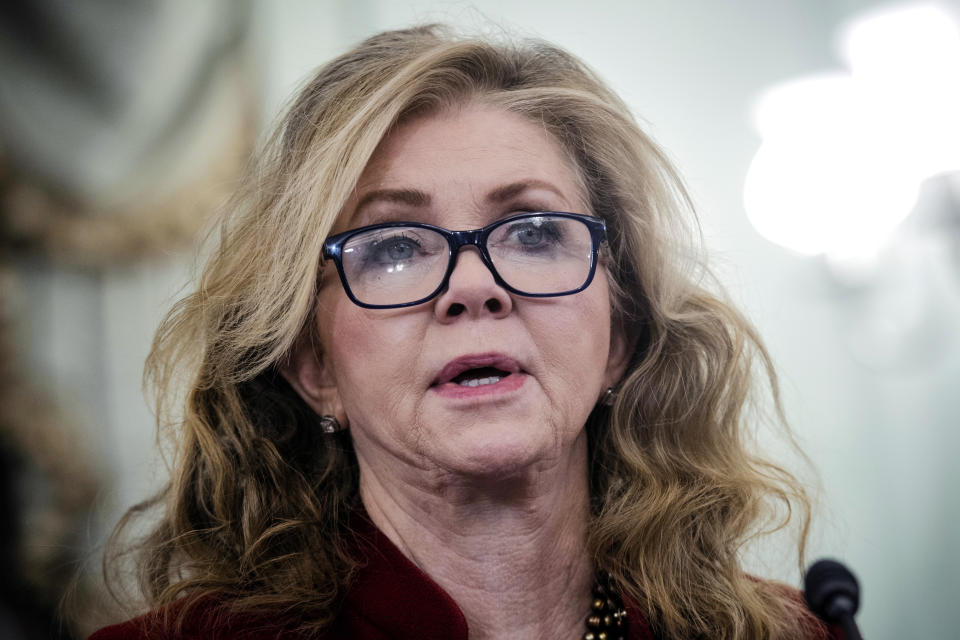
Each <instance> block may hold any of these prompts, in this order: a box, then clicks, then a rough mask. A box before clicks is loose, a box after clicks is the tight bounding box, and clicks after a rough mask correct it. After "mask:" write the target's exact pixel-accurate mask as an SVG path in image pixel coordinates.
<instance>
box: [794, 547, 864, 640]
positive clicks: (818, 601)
mask: <svg viewBox="0 0 960 640" xmlns="http://www.w3.org/2000/svg"><path fill="white" fill-rule="evenodd" d="M803 597H804V598H805V599H806V601H807V606H808V607H810V610H811V611H813V612H814V613H815V614H817V615H818V616H820V617H821V618H822V619H824V620H826V621H827V622H830V623H832V624H839V625H840V626H841V627H842V628H843V632H844V633H845V634H846V636H847V640H862V638H861V636H860V631H859V630H858V629H857V625H856V624H855V623H854V621H853V615H854V614H855V613H856V612H857V608H859V606H860V585H859V584H857V579H856V578H855V577H854V576H853V574H852V573H851V572H850V570H849V569H847V568H846V567H845V566H843V565H842V564H840V563H839V562H837V561H836V560H818V561H817V562H814V563H813V565H812V566H811V567H810V568H809V569H807V575H806V576H804V578H803Z"/></svg>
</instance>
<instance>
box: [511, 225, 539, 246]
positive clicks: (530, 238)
mask: <svg viewBox="0 0 960 640" xmlns="http://www.w3.org/2000/svg"><path fill="white" fill-rule="evenodd" d="M516 235H517V240H519V241H520V244H524V245H535V244H539V243H540V242H541V241H543V229H542V228H540V227H535V226H533V225H532V224H527V225H523V226H522V227H520V228H519V229H517V231H516Z"/></svg>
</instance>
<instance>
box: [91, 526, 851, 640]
mask: <svg viewBox="0 0 960 640" xmlns="http://www.w3.org/2000/svg"><path fill="white" fill-rule="evenodd" d="M362 520H364V521H366V519H365V518H363V519H362ZM366 522H367V524H366V525H364V526H362V527H361V531H358V532H357V539H358V549H359V553H360V557H361V559H362V560H363V564H362V567H361V569H360V570H359V572H358V575H357V578H356V580H355V582H354V583H353V585H351V588H350V590H349V592H348V593H347V596H346V598H345V599H344V602H343V604H342V607H341V609H340V611H339V613H338V615H337V618H336V620H335V622H334V624H333V625H332V626H331V627H330V628H328V629H327V630H326V631H324V632H323V633H322V634H321V635H320V636H319V637H314V638H311V639H310V640H346V639H349V640H467V621H466V619H465V618H464V617H463V612H461V611H460V608H459V607H458V606H457V604H456V603H455V602H454V601H453V599H452V598H451V597H450V596H449V595H447V593H446V592H445V591H443V589H441V588H440V587H439V586H438V585H437V583H435V582H434V581H433V580H431V579H430V577H429V576H427V574H425V573H424V572H423V571H421V570H420V569H419V568H418V567H417V566H416V565H414V564H413V563H412V562H410V560H408V559H407V558H406V557H405V556H404V555H403V554H402V553H401V552H400V550H399V549H397V547H396V546H394V544H393V543H392V542H390V540H389V539H388V538H387V537H386V536H385V535H384V534H383V533H381V532H380V531H379V530H378V529H376V528H375V527H374V526H373V525H372V524H369V521H366ZM357 524H359V523H357ZM626 608H627V613H628V619H629V633H628V635H627V638H628V640H654V636H653V634H652V633H651V631H650V627H649V626H648V625H647V622H646V620H645V618H644V616H643V615H641V613H640V611H639V610H638V609H637V608H636V606H635V605H633V603H631V602H627V603H626ZM212 610H213V607H212V606H211V607H207V608H204V607H199V608H198V609H197V610H196V613H195V614H192V615H190V616H189V617H188V619H187V620H186V622H185V624H184V626H183V628H182V630H181V632H180V633H179V634H172V633H169V632H164V631H163V630H162V629H161V628H160V627H159V626H158V621H159V615H158V614H157V613H156V612H152V613H148V614H146V615H144V616H141V617H139V618H136V619H134V620H129V621H127V622H124V623H122V624H117V625H113V626H111V627H106V628H104V629H101V630H99V631H97V632H96V633H94V634H93V635H92V636H90V640H306V637H305V636H303V635H300V634H297V633H294V632H291V631H286V630H284V628H283V627H282V626H280V625H279V624H278V623H277V622H276V621H275V620H272V619H270V618H269V617H256V618H244V619H243V620H239V619H234V620H230V619H228V620H223V619H217V620H216V621H213V620H212V617H211V616H210V615H209V614H210V613H211V612H212ZM584 631H586V628H584ZM809 637H810V639H811V640H842V638H843V633H842V631H840V630H838V629H833V628H830V629H828V628H827V627H825V626H822V625H817V626H811V630H810V636H809Z"/></svg>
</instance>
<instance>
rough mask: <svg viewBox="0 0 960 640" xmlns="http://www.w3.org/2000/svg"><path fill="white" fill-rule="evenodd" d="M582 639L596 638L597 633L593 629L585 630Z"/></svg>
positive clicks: (592, 639) (594, 639)
mask: <svg viewBox="0 0 960 640" xmlns="http://www.w3.org/2000/svg"><path fill="white" fill-rule="evenodd" d="M583 640H597V635H596V634H595V633H594V632H593V631H587V632H586V633H585V634H583Z"/></svg>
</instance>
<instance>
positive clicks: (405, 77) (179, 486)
mask: <svg viewBox="0 0 960 640" xmlns="http://www.w3.org/2000/svg"><path fill="white" fill-rule="evenodd" d="M466 102H481V103H483V104H487V105H495V106H498V107H500V108H503V109H506V110H508V111H511V112H514V113H518V114H521V115H523V116H525V117H527V118H529V119H530V120H531V121H533V122H536V123H538V124H540V125H541V126H542V127H543V128H544V129H545V130H546V131H547V132H549V133H550V134H551V135H553V136H554V137H555V138H556V139H557V140H558V141H559V142H560V144H561V145H562V147H563V148H564V149H565V150H566V152H567V153H568V154H569V155H570V157H571V158H572V159H573V160H574V162H575V164H576V166H577V167H578V168H579V173H580V178H581V179H582V180H583V185H584V188H585V193H586V194H587V195H588V198H589V204H590V212H589V213H592V214H593V215H596V216H599V217H601V218H603V219H604V220H605V221H606V223H607V228H608V238H609V256H608V257H609V259H608V270H609V275H610V279H611V281H612V283H613V289H612V291H613V293H612V295H613V297H614V300H613V302H614V305H613V308H614V313H615V317H614V319H613V321H614V322H615V323H617V324H618V325H619V326H620V327H622V328H623V330H624V331H625V332H626V334H627V335H628V336H631V337H632V338H634V339H635V340H636V344H637V347H636V351H635V353H633V355H632V359H631V363H630V365H629V367H628V370H627V373H626V374H625V376H624V378H623V380H622V381H621V383H620V385H619V393H618V395H617V400H616V402H615V404H614V406H613V407H611V408H609V409H606V408H604V409H598V410H596V411H595V412H594V414H593V416H592V417H591V419H590V421H589V422H588V424H587V429H588V437H589V442H590V451H591V453H590V456H591V461H590V464H591V467H590V470H591V477H590V484H591V486H590V489H591V496H592V504H593V515H592V522H591V526H590V528H589V540H588V542H589V547H590V549H591V550H592V553H593V555H594V557H595V559H596V562H597V564H598V566H600V567H602V568H604V569H606V570H608V571H609V572H610V573H611V574H612V575H613V576H614V577H615V578H616V579H617V580H618V581H619V583H620V584H621V585H622V587H623V589H624V591H625V592H626V593H627V594H628V595H629V596H630V597H632V598H633V599H634V600H635V601H636V602H637V603H639V605H640V607H641V609H642V610H643V611H644V612H645V614H646V615H647V616H648V617H649V620H650V621H651V624H652V625H653V626H654V628H655V629H656V630H657V632H658V633H659V634H660V636H661V637H663V638H690V637H697V636H700V637H710V638H715V639H727V638H731V639H732V638H737V639H740V638H752V639H759V638H801V637H809V631H810V630H809V627H808V626H807V624H808V623H809V622H810V620H809V618H808V616H806V614H804V613H803V609H802V607H801V605H800V604H799V601H798V599H797V597H796V593H795V592H794V591H792V590H790V589H789V588H786V587H785V586H784V585H779V584H776V583H772V582H767V581H762V580H757V579H754V578H751V577H750V576H748V575H747V574H746V573H745V572H744V571H743V569H742V566H741V558H740V556H741V552H742V548H743V546H744V544H745V543H747V542H748V541H750V540H752V539H753V538H754V537H756V536H758V535H760V534H761V533H763V532H766V531H770V530H772V529H777V528H779V527H782V526H784V525H785V524H786V523H787V521H789V520H791V518H792V519H793V520H795V521H799V527H798V528H797V536H796V537H797V546H798V548H797V552H798V559H799V560H801V561H802V555H803V546H804V542H805V540H806V536H807V527H808V520H809V504H810V503H809V500H808V497H807V495H806V494H805V492H804V489H803V486H802V485H801V484H800V483H799V482H798V481H797V480H796V479H795V478H794V477H793V476H792V475H790V474H789V473H788V472H787V471H786V470H784V469H783V468H781V467H780V466H778V465H775V464H773V463H771V462H769V461H766V460H764V459H763V458H761V457H758V456H757V455H755V454H754V453H752V452H751V451H752V450H753V448H754V447H752V446H751V445H752V437H751V434H752V432H753V426H755V423H756V420H755V419H754V418H753V412H751V411H750V410H749V409H750V408H751V406H753V403H752V402H751V399H752V398H754V395H755V394H754V392H755V389H756V388H757V387H760V388H763V389H768V390H769V391H772V395H773V407H774V409H773V411H769V412H768V413H772V414H774V415H773V417H774V420H773V421H772V422H773V423H776V424H781V425H782V424H783V421H782V416H781V415H780V411H779V401H778V399H777V386H776V378H775V376H774V373H773V371H772V368H771V364H770V358H769V356H768V354H767V352H766V351H765V349H764V347H763V346H762V344H761V342H760V340H759V338H758V336H757V334H756V332H755V331H754V329H753V328H752V327H751V325H750V324H749V323H748V322H747V321H746V320H745V319H744V317H743V316H742V315H740V314H739V313H738V312H737V311H735V310H734V309H733V308H732V307H731V306H730V305H728V304H727V303H726V302H724V300H723V298H722V297H721V296H719V295H718V294H716V293H712V291H716V290H717V288H716V287H715V286H714V285H713V284H712V282H713V281H712V280H711V278H710V276H709V272H708V271H707V270H706V269H705V267H704V266H703V264H702V261H701V260H700V259H699V258H698V255H699V254H698V252H696V251H694V250H693V249H692V248H693V247H695V246H696V243H695V240H696V239H697V237H696V221H695V217H694V215H693V211H692V207H691V204H690V200H689V198H688V196H687V194H686V192H685V190H684V188H683V186H682V183H681V180H680V179H679V177H678V175H677V173H676V171H675V170H674V169H673V167H672V166H671V164H670V162H669V161H668V160H667V159H666V158H665V156H664V154H663V152H662V151H661V150H660V149H659V148H658V147H657V146H656V145H655V144H654V142H653V141H652V140H651V139H650V138H649V137H648V136H646V135H645V134H644V133H643V132H642V131H641V130H640V128H639V127H638V126H637V124H636V122H635V121H634V119H633V117H632V116H631V114H630V111H629V109H628V108H627V107H626V105H624V104H623V103H622V102H621V100H620V99H619V98H618V97H617V96H616V95H615V94H614V93H612V92H611V91H610V90H609V89H608V88H607V87H606V86H605V85H604V84H603V82H602V81H601V80H600V79H598V77H597V76H596V75H595V74H594V73H593V72H592V71H590V70H589V69H588V68H587V67H586V66H585V65H584V64H583V63H581V62H580V61H579V60H577V59H576V58H574V57H573V56H571V55H570V54H568V53H566V52H564V51H562V50H561V49H558V48H557V47H555V46H552V45H550V44H546V43H543V42H539V41H522V42H514V41H510V40H508V39H506V38H504V37H497V38H488V37H467V36H462V35H458V34H456V33H453V32H451V31H449V30H448V29H446V28H443V27H438V26H425V27H419V28H413V29H408V30H400V31H390V32H386V33H382V34H379V35H376V36H374V37H371V38H369V39H368V40H366V41H364V42H362V43H361V44H360V45H359V46H358V47H356V48H355V49H354V50H352V51H350V52H349V53H347V54H345V55H343V56H341V57H339V58H337V59H335V60H333V61H332V62H330V63H329V64H327V65H325V66H324V67H322V68H321V69H320V70H319V71H318V72H317V73H316V75H315V76H314V78H313V79H312V81H310V82H309V84H307V85H306V87H305V88H304V89H303V90H302V91H301V93H300V94H299V97H297V98H296V100H295V101H294V102H293V103H292V105H291V107H290V109H289V111H288V113H287V115H286V117H285V118H284V119H283V121H282V123H281V126H280V127H279V129H278V132H277V133H276V135H275V136H274V137H273V138H272V139H271V140H270V142H269V143H268V144H267V145H266V147H265V149H264V150H263V151H262V153H261V154H260V157H259V161H258V162H257V164H256V165H255V166H254V167H253V168H252V169H251V170H250V172H249V175H248V178H247V180H246V181H245V186H244V188H243V189H242V191H241V192H240V193H239V194H237V195H236V197H235V198H234V200H233V201H232V203H231V204H230V206H229V207H228V208H227V210H226V214H225V217H224V219H223V222H222V225H221V227H220V229H219V234H218V235H216V237H215V238H214V239H213V249H212V253H211V256H210V258H209V259H208V261H207V264H206V267H205V269H204V271H203V272H202V276H201V278H200V281H199V285H198V287H197V289H196V291H195V292H194V293H192V294H191V295H189V296H187V297H186V298H184V299H183V300H181V301H180V302H179V303H178V304H177V305H176V306H175V308H174V309H173V310H172V311H171V313H170V314H169V316H168V317H167V318H166V320H165V321H164V322H163V324H162V326H161V328H160V330H159V332H158V334H157V337H156V340H155V343H154V345H153V350H152V353H151V355H150V357H149V360H148V363H147V365H148V366H147V376H148V377H147V379H148V380H149V381H150V382H151V383H152V384H153V385H154V388H155V390H156V393H157V399H158V405H157V409H158V412H159V416H160V423H161V428H162V429H169V435H170V436H171V441H172V442H173V443H174V446H175V457H174V465H173V469H172V477H171V480H170V482H169V484H168V485H167V486H166V487H165V488H164V490H163V491H162V492H161V493H160V494H159V495H158V496H156V497H154V498H153V499H151V500H148V501H146V502H145V503H143V504H141V505H139V506H138V507H135V508H134V509H133V510H131V512H130V513H129V514H128V515H127V516H126V517H125V520H124V521H123V522H122V523H121V525H120V528H119V529H118V531H122V530H123V527H124V526H125V525H126V524H128V523H129V522H130V520H131V519H132V518H134V516H136V515H138V514H140V513H142V512H143V511H144V510H146V509H148V508H150V507H158V508H159V509H161V511H162V517H161V520H160V522H159V524H158V525H157V526H156V528H155V529H154V530H153V532H152V533H151V534H150V535H149V536H148V537H147V538H145V539H142V540H141V541H140V543H139V545H137V546H135V547H133V549H134V550H135V551H136V552H138V554H139V555H138V556H137V557H138V559H139V560H138V566H139V571H140V573H139V575H140V585H141V587H142V589H143V592H144V594H145V596H146V598H147V601H148V604H150V605H151V606H154V607H157V606H163V605H167V604H170V603H172V602H174V601H175V600H180V601H181V603H182V606H178V607H175V608H170V609H171V610H172V609H176V610H177V611H179V612H180V615H181V616H184V615H186V613H187V612H188V611H189V609H190V607H191V605H192V604H196V603H197V602H198V601H200V600H201V599H204V598H207V599H209V597H210V596H213V597H215V598H216V601H218V602H221V603H224V606H226V607H228V608H229V611H230V612H231V613H239V612H253V611H263V610H270V611H272V612H274V613H276V612H285V613H289V614H290V616H291V617H292V620H293V622H292V624H294V625H295V626H297V627H299V628H301V629H303V630H312V631H317V630H320V629H322V628H323V627H324V626H325V625H327V624H329V623H330V621H331V620H332V618H333V616H334V615H335V610H336V604H337V602H338V599H339V598H340V597H341V596H342V595H343V593H344V592H345V590H346V589H347V588H348V586H349V582H350V579H351V575H352V572H353V571H354V569H355V563H354V560H353V558H351V556H350V553H349V551H348V549H349V546H348V535H349V534H348V532H347V531H346V526H345V523H346V522H347V520H348V519H349V517H350V514H351V512H352V511H353V510H355V509H356V508H358V505H359V499H358V470H357V463H356V460H355V456H354V453H353V449H352V445H351V442H350V438H349V435H345V434H338V435H335V436H329V435H323V434H322V433H321V430H320V429H319V427H318V424H317V422H318V417H317V415H316V414H315V413H314V412H313V411H311V410H310V409H309V408H308V407H307V406H306V404H305V403H304V402H303V401H302V400H301V399H300V398H299V396H298V395H297V394H296V393H295V392H294V391H293V390H292V389H291V388H290V387H289V386H288V385H287V384H286V382H285V381H284V379H283V378H282V376H281V375H280V374H279V370H280V368H281V367H282V366H283V365H284V363H285V362H287V359H288V358H289V355H290V354H291V352H292V351H293V349H294V348H295V345H296V344H297V343H298V341H301V340H313V341H314V342H316V341H315V336H314V335H312V330H311V329H308V328H309V327H316V324H317V323H316V318H314V314H315V309H316V305H315V298H316V293H317V287H318V283H319V277H318V265H320V264H321V249H322V243H323V240H324V238H325V237H326V236H327V235H328V233H330V231H331V229H332V228H333V227H334V225H335V223H336V222H337V220H338V216H339V215H340V212H341V211H342V209H343V207H344V203H345V202H346V201H347V199H348V197H349V196H350V194H351V192H352V191H353V189H354V188H355V185H356V183H357V180H358V177H359V176H360V174H361V172H362V171H363V169H364V167H365V165H366V164H367V161H368V159H369V158H370V156H371V154H372V153H373V152H374V149H375V148H376V147H377V145H378V143H379V142H380V141H381V140H382V139H383V138H384V136H385V135H386V134H387V133H388V132H389V131H390V130H391V129H392V128H393V127H395V126H396V125H397V123H398V122H401V121H402V120H404V119H405V118H409V117H412V116H413V115H422V114H429V113H432V112H435V111H437V110H440V109H443V108H445V107H449V106H452V105H458V104H464V103H466ZM321 320H322V319H321ZM757 374H760V375H759V380H757ZM759 383H765V384H759ZM172 416H176V417H175V418H172ZM164 425H165V426H164ZM783 426H784V432H785V433H786V434H787V435H788V436H789V430H787V429H786V427H785V425H783ZM128 550H129V548H128ZM181 619H182V618H181Z"/></svg>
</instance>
